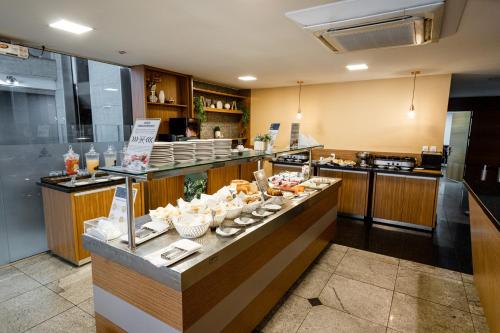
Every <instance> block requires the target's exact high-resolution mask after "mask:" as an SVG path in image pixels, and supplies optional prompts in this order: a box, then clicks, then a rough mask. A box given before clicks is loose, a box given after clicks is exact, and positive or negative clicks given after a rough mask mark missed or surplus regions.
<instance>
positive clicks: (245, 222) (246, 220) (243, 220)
mask: <svg viewBox="0 0 500 333" xmlns="http://www.w3.org/2000/svg"><path fill="white" fill-rule="evenodd" d="M255 222H257V220H255V219H253V218H251V217H238V218H236V219H234V223H236V224H239V225H250V224H254V223H255Z"/></svg>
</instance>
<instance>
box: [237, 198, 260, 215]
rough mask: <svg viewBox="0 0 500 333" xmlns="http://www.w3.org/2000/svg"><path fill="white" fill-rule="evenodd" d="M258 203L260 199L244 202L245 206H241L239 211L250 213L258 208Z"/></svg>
mask: <svg viewBox="0 0 500 333" xmlns="http://www.w3.org/2000/svg"><path fill="white" fill-rule="evenodd" d="M260 204H261V201H260V200H256V201H254V202H250V203H248V204H246V205H245V206H243V209H242V210H241V211H242V212H243V213H251V212H253V211H254V210H256V209H257V208H259V206H260Z"/></svg>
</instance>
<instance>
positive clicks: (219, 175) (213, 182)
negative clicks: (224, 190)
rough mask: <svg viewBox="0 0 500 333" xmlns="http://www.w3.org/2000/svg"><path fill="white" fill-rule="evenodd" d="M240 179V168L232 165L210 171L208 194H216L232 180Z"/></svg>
mask: <svg viewBox="0 0 500 333" xmlns="http://www.w3.org/2000/svg"><path fill="white" fill-rule="evenodd" d="M239 178H240V166H239V165H231V166H225V167H220V168H214V169H210V170H208V185H207V193H208V194H214V193H215V192H217V191H218V190H219V189H220V188H221V187H223V186H226V185H228V184H229V183H230V182H231V180H233V179H239Z"/></svg>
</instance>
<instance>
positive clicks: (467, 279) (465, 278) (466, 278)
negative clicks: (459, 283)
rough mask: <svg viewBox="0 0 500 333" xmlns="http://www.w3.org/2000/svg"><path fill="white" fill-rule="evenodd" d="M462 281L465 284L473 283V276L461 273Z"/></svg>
mask: <svg viewBox="0 0 500 333" xmlns="http://www.w3.org/2000/svg"><path fill="white" fill-rule="evenodd" d="M461 275H462V280H463V281H464V282H467V283H474V276H472V275H470V274H465V273H461Z"/></svg>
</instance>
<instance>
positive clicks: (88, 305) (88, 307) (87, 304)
mask: <svg viewBox="0 0 500 333" xmlns="http://www.w3.org/2000/svg"><path fill="white" fill-rule="evenodd" d="M78 307H79V308H80V309H82V310H83V311H85V312H87V313H88V314H89V315H91V316H93V317H94V316H95V312H94V297H91V298H89V299H87V300H85V301H83V302H81V303H80V304H78Z"/></svg>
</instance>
